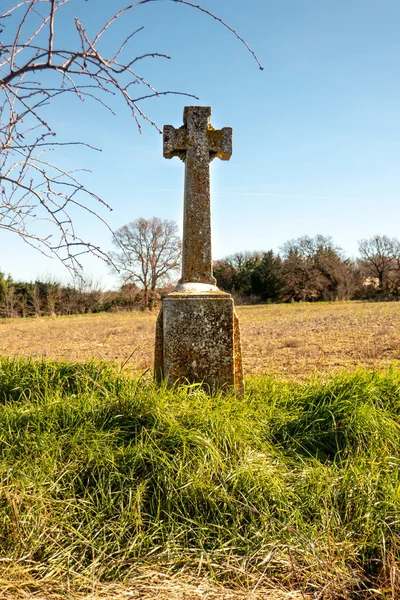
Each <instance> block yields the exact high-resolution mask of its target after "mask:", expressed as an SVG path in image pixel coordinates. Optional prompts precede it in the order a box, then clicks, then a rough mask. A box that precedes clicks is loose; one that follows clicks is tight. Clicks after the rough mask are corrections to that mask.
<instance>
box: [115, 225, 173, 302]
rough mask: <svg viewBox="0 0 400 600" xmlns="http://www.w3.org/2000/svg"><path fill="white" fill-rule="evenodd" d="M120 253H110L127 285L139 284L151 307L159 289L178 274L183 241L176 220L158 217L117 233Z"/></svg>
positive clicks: (124, 227) (122, 228) (119, 230)
mask: <svg viewBox="0 0 400 600" xmlns="http://www.w3.org/2000/svg"><path fill="white" fill-rule="evenodd" d="M113 243H114V245H115V246H116V247H117V248H118V250H117V251H115V252H111V258H112V260H113V263H114V265H115V266H116V268H117V269H118V270H119V272H120V273H121V275H122V277H123V281H124V283H125V284H126V283H136V282H138V283H139V284H140V285H141V286H142V288H143V293H144V305H145V306H146V307H147V308H149V307H151V305H152V302H153V299H154V293H155V290H156V288H157V287H160V285H162V284H165V283H166V282H167V281H168V280H169V278H170V277H171V275H173V274H176V272H177V269H178V267H179V266H180V261H181V240H180V238H179V236H178V226H177V224H176V223H175V222H174V221H168V220H164V221H162V220H161V219H159V218H157V217H153V218H152V219H149V220H146V219H136V220H135V221H132V222H131V223H128V224H127V225H124V226H123V227H121V228H120V229H117V230H116V231H115V232H114V239H113Z"/></svg>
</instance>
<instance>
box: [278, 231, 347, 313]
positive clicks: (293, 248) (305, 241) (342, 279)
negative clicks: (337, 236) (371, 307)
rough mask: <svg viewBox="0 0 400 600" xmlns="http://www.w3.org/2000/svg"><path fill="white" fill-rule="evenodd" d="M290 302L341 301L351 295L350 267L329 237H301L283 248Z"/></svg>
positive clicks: (290, 241)
mask: <svg viewBox="0 0 400 600" xmlns="http://www.w3.org/2000/svg"><path fill="white" fill-rule="evenodd" d="M282 253H283V258H284V261H283V276H284V278H285V281H286V286H287V293H288V297H289V298H293V299H294V300H300V301H305V300H339V299H345V298H348V297H349V295H350V293H351V277H352V274H351V265H350V261H348V260H346V259H344V257H343V254H342V250H341V249H340V248H338V247H337V246H334V244H333V241H332V238H330V237H329V236H323V235H316V236H315V237H313V238H312V237H310V236H307V235H305V236H302V237H299V238H297V239H294V240H288V241H287V242H286V243H285V244H284V245H283V247H282Z"/></svg>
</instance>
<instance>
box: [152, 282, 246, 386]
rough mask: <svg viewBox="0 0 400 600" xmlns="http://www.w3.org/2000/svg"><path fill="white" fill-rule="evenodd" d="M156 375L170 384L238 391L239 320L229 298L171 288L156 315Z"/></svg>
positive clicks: (240, 381) (240, 383)
mask: <svg viewBox="0 0 400 600" xmlns="http://www.w3.org/2000/svg"><path fill="white" fill-rule="evenodd" d="M154 371H155V378H156V380H157V381H159V382H161V381H164V380H166V381H167V383H168V384H169V385H173V384H174V383H176V382H179V381H180V382H182V383H184V382H187V383H202V384H203V385H204V386H205V387H206V388H207V389H221V388H222V389H225V388H227V389H228V388H234V389H235V390H236V392H238V393H242V392H243V389H244V388H243V368H242V349H241V344H240V331H239V320H238V318H237V315H236V313H235V310H234V306H233V299H232V297H231V296H230V295H229V294H225V293H224V292H220V291H214V290H213V291H209V292H206V293H195V292H194V293H193V292H192V293H187V292H186V291H185V292H178V291H176V292H172V293H171V294H168V295H167V296H165V297H164V299H163V304H162V309H161V312H160V314H159V316H158V320H157V329H156V350H155V364H154Z"/></svg>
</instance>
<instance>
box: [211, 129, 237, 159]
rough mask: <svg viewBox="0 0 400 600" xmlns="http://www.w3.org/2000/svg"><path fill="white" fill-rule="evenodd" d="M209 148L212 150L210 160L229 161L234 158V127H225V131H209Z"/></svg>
mask: <svg viewBox="0 0 400 600" xmlns="http://www.w3.org/2000/svg"><path fill="white" fill-rule="evenodd" d="M207 139H208V147H209V149H210V158H215V157H217V158H220V159H221V160H229V159H230V157H231V156H232V127H223V129H208V131H207Z"/></svg>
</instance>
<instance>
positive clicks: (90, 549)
mask: <svg viewBox="0 0 400 600" xmlns="http://www.w3.org/2000/svg"><path fill="white" fill-rule="evenodd" d="M399 449H400V373H399V371H398V370H396V369H392V370H389V371H386V372H384V373H368V372H365V371H359V372H356V373H352V374H342V375H338V376H335V377H332V378H331V379H328V380H327V381H313V382H309V383H307V384H304V383H301V384H295V383H288V382H280V381H278V380H276V379H272V378H268V377H259V378H257V379H256V378H254V379H250V380H249V381H248V382H247V391H246V394H245V396H244V398H235V397H234V396H230V395H224V394H215V395H213V396H209V395H207V394H206V393H205V392H203V391H202V390H201V388H199V387H196V386H186V387H185V386H181V387H176V388H174V389H166V388H158V387H156V386H155V385H154V384H153V383H152V382H149V381H145V380H140V379H126V378H124V377H123V376H122V375H120V374H118V373H117V372H116V370H114V369H113V367H112V366H110V365H107V364H99V363H94V362H92V363H89V364H86V365H80V364H66V363H53V362H45V361H39V362H35V361H32V360H22V359H21V360H19V359H13V360H7V359H3V360H2V361H1V362H0V454H1V461H0V555H1V558H2V559H12V560H13V561H17V562H18V563H19V564H21V565H26V566H27V568H28V567H29V570H30V573H36V575H37V576H38V577H44V576H50V575H51V576H57V577H61V578H71V579H72V580H73V578H74V576H75V575H76V574H77V573H79V574H87V575H88V576H90V574H93V573H95V575H96V578H98V579H103V580H116V579H120V580H122V579H124V578H128V577H130V576H132V574H133V573H134V572H135V569H136V568H137V565H138V564H139V563H141V562H149V561H153V560H154V561H156V562H157V563H158V564H165V565H169V566H171V565H173V566H174V567H175V568H178V567H179V568H181V567H182V565H186V566H187V568H189V569H193V570H195V569H197V570H198V572H201V571H202V570H208V572H209V573H210V574H211V575H212V576H214V577H215V578H217V579H219V580H221V579H222V578H225V579H227V580H230V581H231V580H232V578H236V579H240V578H242V577H246V576H250V575H251V576H254V575H256V577H257V578H259V577H261V576H263V577H265V578H268V579H269V580H272V581H274V582H277V583H279V584H280V585H282V586H283V587H287V588H291V587H292V588H301V589H303V590H305V591H307V590H308V591H312V590H315V589H317V590H322V589H325V592H324V593H325V596H324V597H326V598H328V597H343V598H344V597H346V598H347V597H351V594H352V593H355V591H356V590H363V591H362V592H360V593H361V594H364V595H361V596H360V597H362V598H366V597H367V596H366V594H367V592H366V590H367V589H368V588H375V589H378V588H379V589H380V590H381V592H382V593H384V592H385V590H386V592H385V593H387V594H389V591H388V590H390V594H395V593H397V594H398V593H400V588H399V570H398V565H399V558H400V526H399V523H400V451H399ZM396 586H397V587H396ZM329 594H331V595H329ZM334 594H336V596H334ZM340 594H341V596H340ZM381 597H382V598H384V597H385V596H382V595H381ZM386 597H387V598H392V597H393V598H394V597H396V596H395V595H393V596H392V595H387V596H386Z"/></svg>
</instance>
